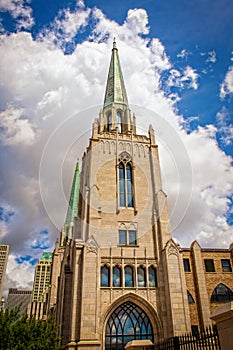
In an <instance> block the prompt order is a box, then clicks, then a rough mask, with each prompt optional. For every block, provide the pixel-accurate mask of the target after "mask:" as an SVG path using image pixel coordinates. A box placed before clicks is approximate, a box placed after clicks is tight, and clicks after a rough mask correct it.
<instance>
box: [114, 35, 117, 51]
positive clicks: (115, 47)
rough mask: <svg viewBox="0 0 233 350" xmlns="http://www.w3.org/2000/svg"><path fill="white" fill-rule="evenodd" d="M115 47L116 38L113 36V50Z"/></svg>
mask: <svg viewBox="0 0 233 350" xmlns="http://www.w3.org/2000/svg"><path fill="white" fill-rule="evenodd" d="M116 48H117V47H116V38H115V36H114V38H113V49H116Z"/></svg>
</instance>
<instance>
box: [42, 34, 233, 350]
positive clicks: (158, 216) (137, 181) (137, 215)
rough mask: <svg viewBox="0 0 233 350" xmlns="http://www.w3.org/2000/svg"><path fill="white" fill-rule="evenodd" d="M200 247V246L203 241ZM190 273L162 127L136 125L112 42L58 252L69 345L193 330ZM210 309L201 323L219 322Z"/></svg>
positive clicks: (56, 283)
mask: <svg viewBox="0 0 233 350" xmlns="http://www.w3.org/2000/svg"><path fill="white" fill-rule="evenodd" d="M194 251H195V252H196V251H197V252H198V254H199V251H200V252H201V248H200V247H199V245H198V243H197V242H195V243H194ZM195 252H194V253H195ZM185 254H186V260H187V258H189V252H188V251H186V253H185ZM200 254H201V253H200ZM200 254H199V255H200ZM227 254H228V255H227V257H228V258H229V259H231V261H232V253H230V250H229V251H228V250H227ZM231 264H232V262H231ZM185 273H186V272H185V270H184V265H183V257H182V253H181V248H180V247H179V245H177V244H176V243H175V242H174V241H173V239H172V233H171V230H170V224H169V214H168V208H167V198H166V194H165V193H164V191H163V188H162V182H161V174H160V162H159V155H158V146H157V144H156V139H155V135H154V131H153V128H152V126H151V125H149V126H148V135H140V134H138V133H137V125H136V117H135V116H134V115H132V113H131V110H130V108H129V105H128V99H127V93H126V89H125V84H124V79H123V75H122V70H121V66H120V61H119V56H118V49H117V47H116V43H115V41H114V42H113V49H112V55H111V61H110V67H109V73H108V78H107V84H106V92H105V98H104V104H103V109H102V110H101V111H100V113H99V117H98V118H97V119H95V120H94V123H93V126H92V135H91V138H90V141H89V145H88V147H87V149H86V152H85V153H84V155H83V158H82V167H81V171H80V170H79V164H77V165H76V170H75V174H74V179H73V184H72V190H71V196H70V202H69V208H68V211H67V216H66V221H65V224H64V227H63V229H62V232H61V238H60V242H57V243H56V246H55V250H54V253H53V262H52V275H51V284H50V290H49V294H48V312H50V313H52V312H53V313H54V314H55V316H56V321H57V324H58V325H59V332H60V336H61V337H62V343H63V344H65V345H66V349H69V350H71V349H93V350H97V349H98V350H113V349H114V350H115V349H118V350H122V349H124V348H125V346H126V344H127V343H128V342H130V341H132V340H134V339H135V340H145V339H146V340H149V341H150V342H151V343H153V344H154V343H155V342H157V341H159V340H161V339H164V338H168V337H171V336H174V335H179V334H183V333H185V332H189V331H190V330H191V317H190V312H192V310H191V311H190V307H189V300H188V297H189V294H187V284H186V276H185ZM231 278H232V275H231ZM226 284H227V283H226ZM190 288H191V287H190ZM193 293H195V291H194V292H193ZM203 293H204V292H203ZM206 293H207V291H206ZM207 294H208V293H207ZM203 295H204V294H203ZM193 297H194V299H195V296H194V295H193ZM207 299H208V296H207ZM208 305H209V303H208ZM205 307H206V308H207V306H203V308H204V309H203V311H202V316H203V318H202V321H200V317H199V316H197V323H198V322H199V321H200V322H199V324H200V323H201V322H203V324H205V325H206V324H209V323H210V322H211V321H210V319H209V311H208V310H207V309H206V310H205Z"/></svg>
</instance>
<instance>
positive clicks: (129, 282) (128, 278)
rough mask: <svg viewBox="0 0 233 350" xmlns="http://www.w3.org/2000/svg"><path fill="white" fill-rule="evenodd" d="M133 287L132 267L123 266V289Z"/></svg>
mask: <svg viewBox="0 0 233 350" xmlns="http://www.w3.org/2000/svg"><path fill="white" fill-rule="evenodd" d="M133 286H134V270H133V268H132V266H125V287H133Z"/></svg>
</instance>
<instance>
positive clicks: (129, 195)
mask: <svg viewBox="0 0 233 350" xmlns="http://www.w3.org/2000/svg"><path fill="white" fill-rule="evenodd" d="M119 195H120V198H119V199H120V206H121V207H130V208H131V207H133V184H132V167H131V165H130V164H129V163H127V164H126V165H125V164H124V163H122V162H121V163H120V164H119Z"/></svg>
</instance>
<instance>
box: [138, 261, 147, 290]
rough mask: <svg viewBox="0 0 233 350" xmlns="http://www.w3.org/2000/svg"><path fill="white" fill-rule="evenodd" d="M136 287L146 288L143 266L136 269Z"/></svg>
mask: <svg viewBox="0 0 233 350" xmlns="http://www.w3.org/2000/svg"><path fill="white" fill-rule="evenodd" d="M137 276H138V287H140V288H143V287H145V286H146V270H145V268H144V267H143V266H139V267H138V269H137Z"/></svg>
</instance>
